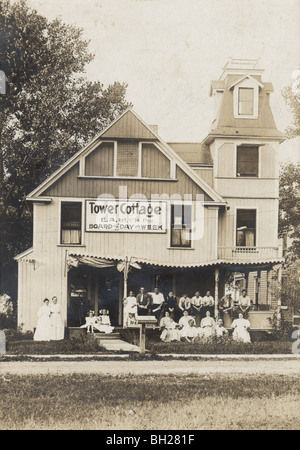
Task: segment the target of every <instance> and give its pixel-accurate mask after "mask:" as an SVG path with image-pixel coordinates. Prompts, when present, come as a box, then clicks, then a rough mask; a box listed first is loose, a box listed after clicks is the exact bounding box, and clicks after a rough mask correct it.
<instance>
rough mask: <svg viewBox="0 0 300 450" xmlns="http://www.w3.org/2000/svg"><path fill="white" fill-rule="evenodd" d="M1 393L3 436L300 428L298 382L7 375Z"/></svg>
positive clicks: (258, 378)
mask: <svg viewBox="0 0 300 450" xmlns="http://www.w3.org/2000/svg"><path fill="white" fill-rule="evenodd" d="M6 380H8V381H6ZM0 391H1V397H0V429H2V430H5V429H9V430H12V429H17V430H21V429H27V430H28V429H34V430H38V429H72V430H81V429H99V430H100V429H103V430H143V429H145V430H201V429H207V430H208V429H220V430H221V429H299V427H300V408H299V406H300V401H299V394H300V376H281V375H269V376H265V375H247V376H244V375H238V374H232V375H225V374H224V375H221V374H214V375H205V376H203V375H185V376H181V375H180V376H178V375H176V376H175V375H139V376H135V375H122V376H103V375H97V374H90V375H89V374H71V375H64V376H62V375H47V376H46V375H29V376H16V375H6V377H4V378H3V377H2V378H1V377H0Z"/></svg>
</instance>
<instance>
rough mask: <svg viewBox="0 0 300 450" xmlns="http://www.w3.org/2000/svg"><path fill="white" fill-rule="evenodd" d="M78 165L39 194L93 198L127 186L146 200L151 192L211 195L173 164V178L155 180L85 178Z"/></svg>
mask: <svg viewBox="0 0 300 450" xmlns="http://www.w3.org/2000/svg"><path fill="white" fill-rule="evenodd" d="M78 174H79V165H78V164H76V165H75V166H74V167H73V168H72V169H71V170H69V171H68V172H67V173H65V174H64V175H63V176H62V177H61V178H60V179H59V180H58V181H57V182H56V183H55V184H53V185H52V186H51V187H50V188H49V189H47V190H46V191H45V192H44V194H43V195H45V196H51V197H52V196H53V197H77V198H97V197H98V196H99V195H103V194H110V195H113V196H114V197H115V198H119V192H120V191H119V188H120V186H123V187H124V186H125V187H126V188H127V195H128V197H130V196H132V195H136V194H137V193H139V194H142V195H145V196H146V197H147V198H148V199H150V198H151V195H152V194H156V195H160V194H166V195H168V196H170V197H171V196H172V195H176V194H178V195H180V196H181V197H182V198H183V196H184V195H191V196H192V198H193V199H196V195H203V196H204V199H205V200H211V198H210V197H209V196H208V195H207V194H206V193H204V191H203V190H202V189H201V188H200V187H199V186H198V185H197V184H196V183H195V182H194V181H193V180H192V179H191V178H190V177H189V176H188V175H187V174H185V172H183V170H182V169H181V168H180V167H177V170H176V177H177V181H155V180H152V179H151V180H147V179H143V180H141V179H136V180H128V179H117V178H116V179H86V178H78Z"/></svg>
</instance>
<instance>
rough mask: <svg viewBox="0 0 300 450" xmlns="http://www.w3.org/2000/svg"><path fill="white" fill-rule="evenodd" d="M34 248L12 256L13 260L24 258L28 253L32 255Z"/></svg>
mask: <svg viewBox="0 0 300 450" xmlns="http://www.w3.org/2000/svg"><path fill="white" fill-rule="evenodd" d="M33 250H34V247H30V248H28V249H27V250H24V252H22V253H19V254H18V255H16V256H14V260H15V261H18V260H19V259H22V258H24V257H25V256H27V255H30V253H33Z"/></svg>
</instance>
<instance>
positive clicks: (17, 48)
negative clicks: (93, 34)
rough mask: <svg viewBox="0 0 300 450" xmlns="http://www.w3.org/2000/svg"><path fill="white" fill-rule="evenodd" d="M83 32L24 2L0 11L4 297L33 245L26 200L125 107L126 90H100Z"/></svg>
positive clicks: (6, 1)
mask: <svg viewBox="0 0 300 450" xmlns="http://www.w3.org/2000/svg"><path fill="white" fill-rule="evenodd" d="M88 45H89V43H88V42H87V41H86V40H84V39H83V35H82V30H81V29H79V28H77V27H74V26H71V25H66V24H64V23H62V22H61V21H60V20H58V19H56V20H53V21H49V20H48V19H46V18H45V17H43V16H42V15H40V14H39V13H38V12H37V11H35V10H32V9H30V8H29V7H28V6H27V4H26V1H25V0H21V1H17V2H13V1H12V0H1V3H0V54H1V61H0V70H2V71H3V72H4V73H5V75H6V95H0V220H1V274H2V277H1V282H2V291H4V290H8V291H11V289H9V287H8V288H7V287H6V286H5V282H6V281H7V280H9V279H10V277H9V276H8V275H9V274H10V271H11V270H12V268H13V266H12V258H13V256H15V254H17V253H19V252H20V251H23V250H24V249H26V248H28V247H29V246H30V244H31V234H32V230H31V212H30V210H29V208H28V205H27V204H26V202H25V198H26V195H27V194H28V193H29V192H31V191H32V190H33V189H34V188H35V187H36V186H37V185H39V184H40V182H41V181H43V180H44V179H45V178H46V177H47V176H49V175H50V174H51V173H52V172H53V171H54V170H56V169H57V168H58V167H59V166H60V165H61V164H62V163H63V162H64V161H65V160H66V159H68V158H69V157H70V156H71V155H72V154H74V153H75V152H77V151H78V150H79V149H80V148H81V147H82V146H83V145H84V144H85V143H86V142H87V141H88V140H89V139H90V138H92V137H94V136H95V135H96V134H97V133H99V132H100V131H101V130H102V129H103V128H104V127H105V126H106V125H107V124H108V123H110V122H111V121H112V120H113V119H114V118H115V117H116V116H117V115H119V114H120V113H121V112H122V111H124V109H126V108H127V107H128V106H129V105H128V103H127V101H126V98H125V95H126V87H127V85H126V84H125V83H123V84H121V83H118V82H115V83H113V84H112V85H109V86H108V87H106V88H105V87H104V86H103V84H101V83H100V82H90V81H88V80H87V79H86V78H85V76H84V70H85V67H86V65H87V64H88V63H90V62H91V61H92V59H93V55H92V54H90V52H89V49H88Z"/></svg>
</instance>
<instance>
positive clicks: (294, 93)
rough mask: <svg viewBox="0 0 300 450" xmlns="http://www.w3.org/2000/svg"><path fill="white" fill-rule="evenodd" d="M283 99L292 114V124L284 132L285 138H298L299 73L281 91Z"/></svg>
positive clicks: (299, 131) (299, 107)
mask: <svg viewBox="0 0 300 450" xmlns="http://www.w3.org/2000/svg"><path fill="white" fill-rule="evenodd" d="M283 97H284V99H285V101H286V103H287V104H288V106H289V108H290V110H291V111H292V113H293V124H292V125H291V126H290V127H288V129H287V130H286V131H287V136H288V137H290V138H293V137H296V136H300V73H298V75H297V76H296V78H295V80H294V82H293V83H292V84H291V85H290V86H288V87H286V88H285V89H284V90H283Z"/></svg>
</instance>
